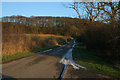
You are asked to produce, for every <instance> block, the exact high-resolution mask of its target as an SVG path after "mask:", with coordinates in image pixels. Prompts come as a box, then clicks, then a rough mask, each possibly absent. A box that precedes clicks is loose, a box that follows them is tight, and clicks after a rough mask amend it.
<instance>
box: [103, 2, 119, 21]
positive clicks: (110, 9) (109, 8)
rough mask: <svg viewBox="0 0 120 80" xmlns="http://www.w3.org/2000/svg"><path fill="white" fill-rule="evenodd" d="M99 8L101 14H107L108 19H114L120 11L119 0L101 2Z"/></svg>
mask: <svg viewBox="0 0 120 80" xmlns="http://www.w3.org/2000/svg"><path fill="white" fill-rule="evenodd" d="M101 7H102V8H101V10H102V11H103V14H106V15H108V17H109V18H108V21H111V22H113V21H115V20H116V18H117V15H119V13H120V1H119V2H103V3H101Z"/></svg>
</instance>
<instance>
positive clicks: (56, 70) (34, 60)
mask: <svg viewBox="0 0 120 80" xmlns="http://www.w3.org/2000/svg"><path fill="white" fill-rule="evenodd" d="M73 44H74V41H73V40H72V41H71V42H69V43H67V44H66V45H64V46H61V47H57V48H54V49H52V50H48V51H45V52H42V53H37V54H33V55H31V56H28V57H25V58H22V59H19V60H15V61H12V62H9V63H4V64H3V65H2V75H3V78H59V77H60V74H61V73H62V71H63V69H64V65H63V64H61V63H60V60H61V59H62V57H63V56H64V55H65V54H66V53H67V52H68V51H69V49H70V48H71V47H72V46H73ZM99 77H102V76H101V75H99V74H96V73H94V72H92V71H89V70H85V69H82V68H80V69H77V70H75V69H74V68H73V67H72V66H71V65H68V66H67V68H66V70H65V72H64V75H63V78H99ZM103 78H104V76H103Z"/></svg>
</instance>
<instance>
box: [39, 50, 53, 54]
mask: <svg viewBox="0 0 120 80" xmlns="http://www.w3.org/2000/svg"><path fill="white" fill-rule="evenodd" d="M51 50H53V49H48V50H45V51H42V52H38V53H39V54H40V53H44V52H48V51H51Z"/></svg>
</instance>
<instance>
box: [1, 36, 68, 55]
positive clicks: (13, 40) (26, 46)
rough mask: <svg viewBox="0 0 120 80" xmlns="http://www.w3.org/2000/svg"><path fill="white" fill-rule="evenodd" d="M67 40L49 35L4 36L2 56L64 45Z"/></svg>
mask: <svg viewBox="0 0 120 80" xmlns="http://www.w3.org/2000/svg"><path fill="white" fill-rule="evenodd" d="M67 39H68V37H64V36H56V35H50V34H46V35H45V34H25V35H23V34H22V35H20V34H14V35H13V34H11V35H10V34H9V35H8V34H7V35H5V34H4V35H3V44H2V47H3V49H2V55H3V56H5V55H12V54H16V53H18V52H29V51H30V50H33V49H36V48H40V47H49V46H55V45H59V44H60V45H61V44H64V43H66V42H67Z"/></svg>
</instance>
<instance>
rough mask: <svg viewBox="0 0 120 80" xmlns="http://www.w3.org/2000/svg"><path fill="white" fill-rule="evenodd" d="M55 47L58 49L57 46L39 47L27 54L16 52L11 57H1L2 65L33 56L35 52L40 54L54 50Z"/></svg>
mask: <svg viewBox="0 0 120 80" xmlns="http://www.w3.org/2000/svg"><path fill="white" fill-rule="evenodd" d="M55 47H58V46H50V47H41V48H37V49H32V50H31V51H29V52H18V53H16V54H12V55H5V56H3V57H2V63H6V62H10V61H13V60H16V59H21V58H23V57H26V56H30V55H32V54H35V53H37V52H41V51H44V50H47V49H51V48H55Z"/></svg>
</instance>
